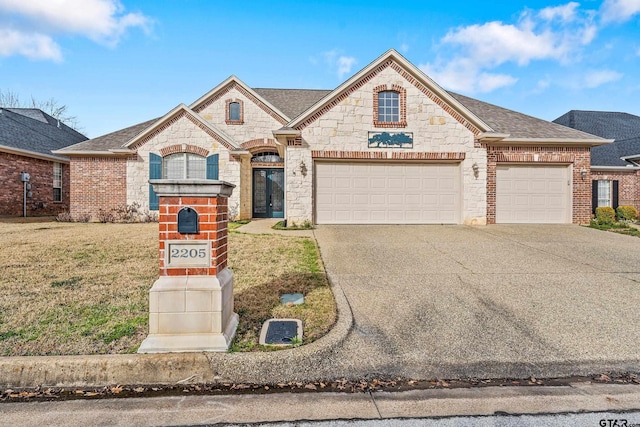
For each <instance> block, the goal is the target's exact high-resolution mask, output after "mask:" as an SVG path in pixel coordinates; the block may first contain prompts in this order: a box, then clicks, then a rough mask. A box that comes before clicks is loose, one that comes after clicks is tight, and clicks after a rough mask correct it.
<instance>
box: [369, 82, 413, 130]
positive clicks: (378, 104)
mask: <svg viewBox="0 0 640 427" xmlns="http://www.w3.org/2000/svg"><path fill="white" fill-rule="evenodd" d="M373 125H374V126H375V127H382V128H401V127H406V126H407V91H406V90H405V89H404V88H403V87H402V86H399V85H391V87H387V85H381V86H378V87H376V88H375V89H374V90H373Z"/></svg>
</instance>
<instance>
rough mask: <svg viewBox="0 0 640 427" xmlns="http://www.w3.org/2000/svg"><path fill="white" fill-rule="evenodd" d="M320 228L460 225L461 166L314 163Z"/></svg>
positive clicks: (317, 220)
mask: <svg viewBox="0 0 640 427" xmlns="http://www.w3.org/2000/svg"><path fill="white" fill-rule="evenodd" d="M315 165H316V166H315V168H316V170H315V172H316V175H315V176H316V178H315V183H316V187H315V192H316V194H315V203H316V222H317V223H318V224H458V223H459V222H460V210H461V209H460V167H459V165H457V164H455V165H454V164H441V165H426V164H404V163H400V164H398V163H346V162H316V164H315Z"/></svg>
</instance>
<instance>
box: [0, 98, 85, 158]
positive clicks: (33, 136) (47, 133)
mask: <svg viewBox="0 0 640 427" xmlns="http://www.w3.org/2000/svg"><path fill="white" fill-rule="evenodd" d="M86 139H87V137H86V136H84V135H83V134H81V133H80V132H78V131H76V130H75V129H73V128H71V127H69V126H67V125H65V124H64V123H62V122H61V121H59V120H57V119H55V118H53V117H52V116H50V115H49V114H47V113H45V112H44V111H42V110H39V109H37V108H0V146H4V147H7V148H9V149H17V150H20V151H25V152H31V153H34V154H41V155H46V156H52V157H57V158H60V159H61V160H62V159H66V158H65V157H63V156H59V155H56V154H54V153H52V151H54V150H59V149H61V148H64V147H67V146H69V145H72V144H76V143H78V142H80V141H85V140H86Z"/></svg>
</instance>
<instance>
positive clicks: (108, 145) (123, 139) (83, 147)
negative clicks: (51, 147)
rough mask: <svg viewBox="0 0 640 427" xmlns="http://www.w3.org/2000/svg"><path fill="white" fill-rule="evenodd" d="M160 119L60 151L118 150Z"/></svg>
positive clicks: (60, 151)
mask: <svg viewBox="0 0 640 427" xmlns="http://www.w3.org/2000/svg"><path fill="white" fill-rule="evenodd" d="M158 120H160V117H158V118H155V119H152V120H147V121H146V122H142V123H138V124H136V125H133V126H129V127H127V128H124V129H120V130H117V131H115V132H111V133H108V134H106V135H102V136H99V137H97V138H93V139H90V140H88V141H84V142H81V143H79V144H75V145H72V146H70V147H66V148H63V149H62V150H59V151H58V152H59V153H60V154H64V152H78V151H109V150H117V149H120V148H123V147H124V146H125V144H126V143H127V142H129V141H131V140H132V139H133V138H134V137H136V136H137V135H138V134H140V133H141V132H142V131H144V130H145V129H147V128H148V127H149V126H151V125H153V124H154V123H155V122H157V121H158Z"/></svg>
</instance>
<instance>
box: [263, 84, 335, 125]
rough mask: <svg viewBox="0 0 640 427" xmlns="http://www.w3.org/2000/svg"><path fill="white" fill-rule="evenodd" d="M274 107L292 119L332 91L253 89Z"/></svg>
mask: <svg viewBox="0 0 640 427" xmlns="http://www.w3.org/2000/svg"><path fill="white" fill-rule="evenodd" d="M253 90H254V91H255V92H256V93H257V94H258V95H260V96H261V97H263V98H264V99H266V100H267V101H269V102H270V103H271V104H272V105H273V106H274V107H276V108H277V109H278V110H280V111H282V112H283V113H284V114H286V115H287V117H289V119H294V118H296V117H298V116H299V115H300V114H302V113H304V112H305V111H306V110H308V109H309V108H310V107H311V106H312V105H313V104H315V103H316V102H318V101H320V100H321V99H322V98H324V97H325V96H327V95H328V94H330V93H331V92H333V91H332V90H324V89H253Z"/></svg>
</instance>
